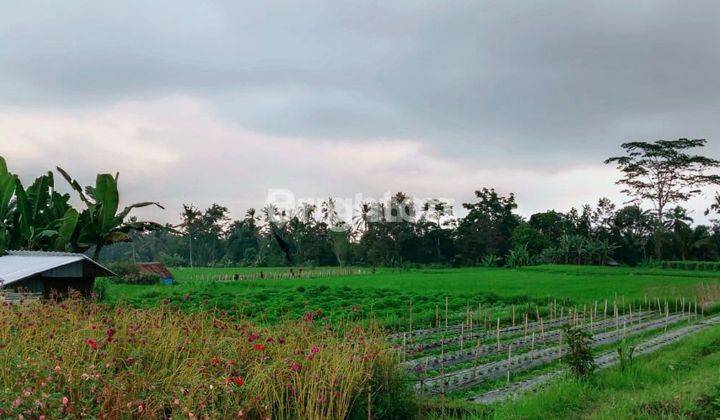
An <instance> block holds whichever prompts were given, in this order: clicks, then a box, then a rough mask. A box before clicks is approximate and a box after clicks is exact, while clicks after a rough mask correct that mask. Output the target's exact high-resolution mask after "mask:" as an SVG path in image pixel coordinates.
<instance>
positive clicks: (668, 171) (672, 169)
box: [605, 138, 720, 258]
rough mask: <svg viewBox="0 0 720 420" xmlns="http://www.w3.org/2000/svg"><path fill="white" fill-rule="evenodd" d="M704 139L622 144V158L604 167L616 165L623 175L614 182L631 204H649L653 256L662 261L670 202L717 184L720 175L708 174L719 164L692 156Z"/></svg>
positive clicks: (699, 156) (687, 197) (719, 164)
mask: <svg viewBox="0 0 720 420" xmlns="http://www.w3.org/2000/svg"><path fill="white" fill-rule="evenodd" d="M705 144H706V140H705V139H692V140H690V139H685V138H681V139H678V140H658V141H655V142H644V141H636V142H630V143H624V144H622V146H621V147H622V148H623V150H624V151H625V155H624V156H616V157H611V158H609V159H606V160H605V163H606V164H609V163H615V164H617V168H618V169H619V170H620V172H622V174H623V176H622V178H620V179H619V180H618V181H617V182H616V183H617V184H618V185H624V186H625V188H624V189H623V190H622V192H623V193H624V194H626V195H628V196H629V197H631V201H630V202H635V203H637V202H640V201H643V200H646V201H650V203H652V206H653V210H654V213H655V218H656V220H655V241H654V242H655V255H656V257H657V258H662V241H661V240H660V234H661V232H662V229H663V222H664V216H665V209H666V207H667V206H668V205H670V204H673V203H680V202H684V201H687V200H688V199H690V198H691V197H693V196H695V195H698V194H700V192H701V190H700V188H701V187H703V186H706V185H718V184H720V176H718V175H715V174H708V173H707V172H708V171H709V170H711V169H713V168H717V167H719V166H720V161H718V160H715V159H712V158H709V157H706V156H702V155H699V154H693V153H691V151H692V150H693V149H696V148H701V147H704V146H705Z"/></svg>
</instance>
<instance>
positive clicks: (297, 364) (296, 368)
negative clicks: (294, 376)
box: [290, 362, 300, 372]
mask: <svg viewBox="0 0 720 420" xmlns="http://www.w3.org/2000/svg"><path fill="white" fill-rule="evenodd" d="M290 370H291V371H293V372H297V371H299V370H300V364H299V363H297V362H295V363H293V364H292V365H291V366H290Z"/></svg>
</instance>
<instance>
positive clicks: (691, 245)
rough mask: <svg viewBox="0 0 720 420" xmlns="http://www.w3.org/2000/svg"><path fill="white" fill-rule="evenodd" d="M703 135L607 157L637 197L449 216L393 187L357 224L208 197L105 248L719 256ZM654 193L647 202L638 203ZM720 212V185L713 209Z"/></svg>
mask: <svg viewBox="0 0 720 420" xmlns="http://www.w3.org/2000/svg"><path fill="white" fill-rule="evenodd" d="M706 144H707V141H706V140H705V139H687V138H680V139H677V140H657V141H654V142H645V141H634V142H629V143H624V144H622V145H621V148H622V149H623V154H622V155H620V156H615V157H610V158H608V159H606V160H605V164H614V165H616V166H617V169H618V171H619V172H620V174H621V178H620V179H618V181H617V182H616V184H618V185H621V186H622V187H623V188H624V189H623V190H622V192H623V193H624V194H625V195H627V196H628V197H629V198H630V203H632V204H630V205H623V206H617V205H616V204H614V203H612V202H611V201H610V200H609V199H607V198H601V199H600V200H598V202H597V204H596V205H595V207H591V206H589V205H585V206H583V207H582V208H581V209H576V208H572V209H571V210H570V211H568V212H566V213H562V212H559V211H556V210H547V211H545V212H541V213H535V214H533V215H531V216H530V217H529V218H527V219H525V218H523V217H521V216H520V215H518V214H516V213H515V210H516V209H517V203H516V202H515V196H514V194H512V193H511V194H509V195H505V196H504V195H501V194H498V193H497V192H496V191H495V190H494V189H492V188H483V189H480V190H477V191H475V199H474V200H473V201H472V202H468V203H463V205H462V206H463V207H464V208H465V209H466V210H467V215H466V216H465V217H462V218H453V217H448V216H451V215H452V208H451V207H450V205H449V203H446V202H444V201H442V200H439V199H435V200H427V201H424V202H422V203H415V202H413V199H412V198H411V197H410V196H409V195H407V194H405V193H403V192H398V193H397V194H395V196H393V197H392V198H391V199H390V200H387V202H384V203H378V202H372V203H363V204H360V205H359V208H357V209H355V212H354V217H353V220H352V222H351V223H349V224H348V223H347V222H344V221H342V220H340V219H339V217H338V215H337V211H336V207H335V201H334V199H332V198H330V199H328V200H326V201H324V202H322V203H321V205H320V206H319V208H318V207H317V206H315V205H310V204H302V205H301V206H300V207H299V208H297V209H289V210H288V209H285V210H282V211H280V210H278V209H277V208H275V207H273V206H267V207H265V208H264V209H262V211H261V213H260V214H258V213H257V212H256V211H255V210H254V209H250V210H248V212H247V213H246V215H245V217H244V218H243V219H242V220H234V221H231V220H230V219H229V217H228V209H227V208H226V207H224V206H222V205H219V204H213V205H212V206H210V207H209V208H207V209H205V210H203V211H201V210H198V209H197V208H195V207H193V206H191V205H185V206H184V208H183V214H182V218H183V223H182V224H181V225H180V230H179V231H178V230H166V231H156V232H151V233H148V234H140V233H135V234H134V238H133V239H134V241H133V244H132V246H131V247H129V248H128V247H127V246H124V247H123V246H121V245H120V246H116V247H115V248H114V249H112V250H108V252H107V254H106V257H107V258H109V259H130V258H132V259H134V260H136V261H137V260H159V261H162V262H164V263H166V264H167V265H172V266H179V265H190V266H195V265H197V266H213V265H222V266H230V265H252V266H279V265H311V266H314V265H332V264H337V265H347V264H353V265H371V266H394V267H397V266H404V265H407V264H430V265H444V266H454V267H457V266H466V265H467V266H472V265H485V266H498V265H502V266H509V267H518V266H523V265H530V264H539V263H565V264H569V263H574V264H600V265H602V264H607V263H621V264H628V265H636V264H638V263H641V262H643V261H647V260H648V259H650V258H654V259H656V260H716V259H718V256H720V223H719V222H717V221H713V222H712V224H710V225H697V226H693V225H692V222H693V220H692V218H691V217H690V216H689V215H688V212H687V210H686V209H685V208H683V207H682V206H681V204H682V203H684V202H686V201H687V200H689V199H690V198H692V197H696V196H698V195H700V194H701V191H702V190H701V187H718V186H720V175H717V174H716V173H715V172H716V171H717V170H718V169H720V161H718V160H716V159H713V158H710V157H706V156H704V155H702V154H698V153H696V151H697V150H698V149H702V148H704V147H705V145H706ZM641 203H648V204H649V208H644V207H641V206H640V204H641ZM711 211H712V212H715V213H717V212H718V211H720V195H718V194H717V193H716V194H715V198H714V202H713V203H712V204H711V205H710V206H708V209H707V213H708V214H709V213H710V212H711Z"/></svg>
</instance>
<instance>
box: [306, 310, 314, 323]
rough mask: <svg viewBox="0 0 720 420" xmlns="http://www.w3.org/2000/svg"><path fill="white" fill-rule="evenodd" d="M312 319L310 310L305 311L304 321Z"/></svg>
mask: <svg viewBox="0 0 720 420" xmlns="http://www.w3.org/2000/svg"><path fill="white" fill-rule="evenodd" d="M312 320H313V313H312V312H306V313H305V322H312Z"/></svg>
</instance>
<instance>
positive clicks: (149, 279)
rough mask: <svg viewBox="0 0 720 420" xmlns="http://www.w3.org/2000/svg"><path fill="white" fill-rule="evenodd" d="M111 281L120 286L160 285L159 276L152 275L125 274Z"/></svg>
mask: <svg viewBox="0 0 720 420" xmlns="http://www.w3.org/2000/svg"><path fill="white" fill-rule="evenodd" d="M113 281H114V282H115V283H122V284H144V285H150V284H160V276H158V275H157V274H154V273H137V274H126V275H124V276H122V277H115V278H114V279H113Z"/></svg>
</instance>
